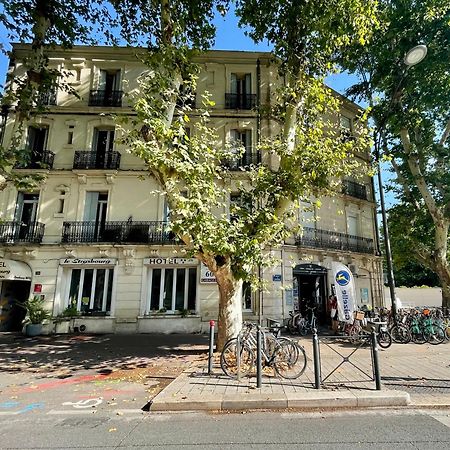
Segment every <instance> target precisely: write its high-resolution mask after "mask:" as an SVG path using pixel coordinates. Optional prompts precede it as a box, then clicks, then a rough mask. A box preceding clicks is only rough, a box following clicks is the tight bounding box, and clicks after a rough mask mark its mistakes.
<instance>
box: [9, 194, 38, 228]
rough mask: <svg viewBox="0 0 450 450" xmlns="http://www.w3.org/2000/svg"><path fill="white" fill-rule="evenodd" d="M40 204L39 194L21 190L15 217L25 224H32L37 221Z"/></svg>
mask: <svg viewBox="0 0 450 450" xmlns="http://www.w3.org/2000/svg"><path fill="white" fill-rule="evenodd" d="M38 204H39V194H30V193H26V192H19V194H18V195H17V204H16V214H15V216H16V217H15V219H16V221H17V222H21V223H22V224H24V225H30V224H32V223H34V222H35V221H36V216H37V209H38Z"/></svg>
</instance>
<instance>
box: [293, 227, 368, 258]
mask: <svg viewBox="0 0 450 450" xmlns="http://www.w3.org/2000/svg"><path fill="white" fill-rule="evenodd" d="M295 244H296V245H298V246H299V247H310V248H324V249H330V250H341V251H349V252H356V253H369V254H374V245H373V239H369V238H363V237H359V236H352V235H351V234H345V233H338V232H336V231H327V230H318V229H315V228H309V227H304V228H303V234H302V235H301V236H297V237H296V239H295Z"/></svg>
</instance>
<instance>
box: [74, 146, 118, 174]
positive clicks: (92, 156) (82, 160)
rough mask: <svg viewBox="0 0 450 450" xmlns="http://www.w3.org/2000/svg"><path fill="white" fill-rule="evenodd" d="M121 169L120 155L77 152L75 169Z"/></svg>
mask: <svg viewBox="0 0 450 450" xmlns="http://www.w3.org/2000/svg"><path fill="white" fill-rule="evenodd" d="M119 167H120V153H119V152H106V153H103V154H102V153H97V152H89V151H76V152H75V155H74V159H73V168H74V169H113V170H117V169H118V168H119Z"/></svg>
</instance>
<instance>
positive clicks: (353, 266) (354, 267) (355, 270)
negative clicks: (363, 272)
mask: <svg viewBox="0 0 450 450" xmlns="http://www.w3.org/2000/svg"><path fill="white" fill-rule="evenodd" d="M348 268H349V269H350V272H351V273H352V274H353V275H355V276H358V269H359V267H358V266H357V265H356V264H350V265H349V266H348Z"/></svg>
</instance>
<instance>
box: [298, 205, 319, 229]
mask: <svg viewBox="0 0 450 450" xmlns="http://www.w3.org/2000/svg"><path fill="white" fill-rule="evenodd" d="M300 223H301V224H302V226H304V227H308V228H316V226H317V225H316V224H317V221H316V212H315V208H314V205H313V204H311V203H307V202H300Z"/></svg>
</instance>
